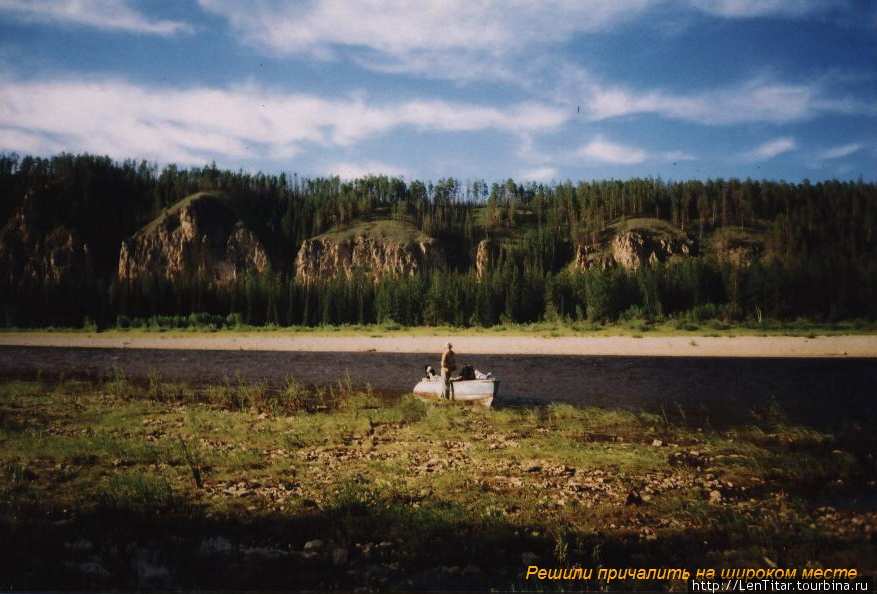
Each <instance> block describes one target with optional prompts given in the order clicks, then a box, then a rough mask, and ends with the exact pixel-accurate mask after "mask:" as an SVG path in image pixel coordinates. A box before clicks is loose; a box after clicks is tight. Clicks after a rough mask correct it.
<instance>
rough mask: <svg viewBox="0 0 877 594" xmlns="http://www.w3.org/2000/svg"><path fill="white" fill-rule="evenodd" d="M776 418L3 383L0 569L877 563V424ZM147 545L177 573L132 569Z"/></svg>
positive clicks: (460, 570)
mask: <svg viewBox="0 0 877 594" xmlns="http://www.w3.org/2000/svg"><path fill="white" fill-rule="evenodd" d="M764 410H765V414H764V415H762V416H761V417H759V418H758V419H757V420H753V422H752V423H751V424H748V425H742V426H733V427H730V428H728V429H726V430H723V431H722V432H716V431H714V430H712V429H710V428H709V427H704V426H701V425H698V424H696V423H695V424H692V425H687V424H685V423H680V422H672V421H670V420H668V419H667V418H666V417H664V416H662V415H655V414H648V413H642V412H635V411H626V410H613V409H600V408H581V407H577V406H572V405H569V404H548V405H544V406H522V407H514V408H505V409H502V408H500V409H497V410H489V411H485V410H481V409H477V408H470V407H465V406H456V405H449V404H425V403H423V402H421V401H420V400H417V399H415V398H413V397H412V396H410V395H409V396H405V397H401V398H393V399H386V398H379V397H378V396H376V395H375V394H371V393H367V392H366V393H363V392H358V391H356V390H353V389H352V388H351V387H350V386H349V382H347V381H345V380H341V381H339V382H338V383H337V384H336V385H335V386H332V387H331V388H325V389H323V390H305V389H304V388H302V387H300V386H298V385H296V384H295V383H294V382H293V381H291V380H290V381H288V382H287V383H286V384H285V385H283V386H266V385H263V384H245V383H243V382H234V381H233V382H228V383H224V384H218V385H213V386H204V387H199V388H194V387H191V386H180V385H172V384H164V383H163V382H161V380H160V378H157V377H153V378H150V381H149V382H146V383H143V384H139V383H133V382H131V381H130V380H128V379H127V378H125V377H124V376H122V375H121V374H120V373H118V372H116V373H113V374H111V375H110V376H109V377H107V378H106V379H105V380H103V381H99V382H95V383H92V382H81V381H76V382H74V381H66V382H60V383H53V384H48V383H43V382H40V381H33V382H22V381H0V554H2V555H4V558H5V559H7V560H10V561H11V565H10V566H9V567H13V568H15V569H13V570H10V571H8V572H7V574H6V577H4V574H3V573H2V572H0V579H8V580H9V582H8V585H14V586H16V587H19V588H36V589H49V588H53V587H55V588H56V587H59V586H61V585H62V584H63V585H64V586H70V585H74V586H77V587H80V588H89V589H93V588H102V589H106V588H125V589H129V588H134V587H161V588H164V589H167V588H172V587H173V588H176V587H186V588H193V587H197V588H199V589H201V588H207V589H213V588H219V587H222V588H229V587H235V588H243V587H260V588H268V587H285V588H295V589H300V588H302V587H308V588H315V589H320V588H326V587H328V586H332V587H338V588H344V589H352V588H353V587H359V586H365V587H369V588H380V589H384V588H390V587H395V588H402V589H412V588H413V589H443V588H447V587H451V586H452V585H454V584H456V586H454V587H464V586H465V587H470V588H477V589H485V588H490V587H494V588H501V589H522V588H523V589H534V588H537V589H538V588H542V587H546V586H548V584H544V583H536V582H533V581H532V580H531V581H530V582H527V581H524V579H523V572H524V570H526V565H525V564H524V562H523V561H522V558H526V559H533V558H535V559H538V561H537V563H538V564H539V565H540V566H543V567H554V566H562V567H568V566H571V565H574V564H576V563H579V564H581V565H582V566H583V567H591V568H595V567H597V566H598V565H603V566H610V567H627V566H654V567H667V566H674V567H675V566H686V567H716V568H719V567H722V566H727V563H733V564H734V565H733V566H738V567H739V566H744V567H761V566H763V563H764V561H763V558H764V557H768V558H770V559H774V560H776V561H777V562H780V563H782V564H783V566H788V567H803V566H805V565H806V564H808V563H809V564H813V563H816V564H822V563H828V562H829V561H832V562H835V563H839V562H841V561H842V564H843V565H844V566H845V567H857V566H861V565H862V564H863V563H866V560H868V559H873V558H874V555H875V552H877V551H875V544H874V541H873V538H872V537H871V536H869V532H868V527H869V526H873V524H874V522H873V520H874V519H875V516H877V514H875V512H874V511H873V509H872V508H869V507H868V506H862V505H861V504H857V503H856V502H860V501H870V500H873V497H874V495H875V492H874V480H875V476H874V470H873V467H872V465H870V463H869V460H870V458H869V457H868V456H869V455H873V451H872V449H873V448H872V446H871V445H869V443H870V442H868V441H867V437H866V436H864V435H859V438H860V441H856V440H852V441H850V439H849V438H848V437H839V436H835V435H833V434H830V433H821V432H817V431H815V430H813V429H811V428H808V427H803V426H795V425H790V424H789V423H788V422H787V420H786V419H785V416H784V415H783V414H782V411H779V410H775V408H772V407H771V406H770V403H766V405H765V407H764ZM826 506H828V507H826ZM828 508H830V511H826V510H827V509H828ZM311 541H320V544H319V545H317V544H313V543H312V544H311V545H310V547H311V548H310V549H305V543H308V542H311ZM217 543H218V544H217ZM211 547H213V548H215V547H219V548H220V549H222V550H226V549H227V550H229V551H230V552H229V553H228V555H230V557H229V556H223V555H224V554H223V553H211V552H210V551H212V550H213V549H212V548H211ZM205 551H207V552H205ZM247 551H267V552H266V553H253V552H247ZM272 551H274V552H272ZM277 551H279V552H277ZM260 555H262V556H260ZM272 555H273V556H272ZM522 556H523V557H522ZM533 556H535V557H533ZM142 559H147V560H149V563H151V564H152V566H153V568H155V567H158V568H160V569H161V571H159V570H158V569H154V570H153V571H152V573H149V572H144V571H139V572H138V571H134V570H132V567H135V568H136V567H138V563H140V561H138V560H142ZM232 559H239V560H240V561H241V563H237V564H236V563H231V564H230V561H231V560H232ZM89 563H92V565H88V564H89ZM826 566H827V565H826ZM89 568H90V569H89ZM96 568H99V569H100V571H98V570H97V569H96ZM467 568H468V569H467ZM235 572H237V573H235ZM148 575H152V576H153V578H154V579H155V580H157V581H149V580H148V579H146V577H144V576H148ZM156 576H157V577H156ZM162 576H163V577H162ZM295 580H298V581H295ZM455 580H456V581H455ZM4 583H5V582H4ZM647 585H648V586H649V587H657V588H662V589H663V588H670V587H681V586H684V584H672V583H660V584H647ZM633 586H634V584H633V583H631V584H627V585H626V587H633ZM565 587H569V588H575V589H581V588H582V587H589V588H598V587H599V584H598V583H596V581H595V582H593V583H578V584H568V585H567V586H565Z"/></svg>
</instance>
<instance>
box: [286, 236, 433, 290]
mask: <svg viewBox="0 0 877 594" xmlns="http://www.w3.org/2000/svg"><path fill="white" fill-rule="evenodd" d="M444 262H445V257H444V252H443V251H442V249H441V247H440V246H439V245H438V244H437V242H436V241H435V240H433V239H430V238H421V239H419V240H408V241H405V240H399V239H392V238H386V237H370V236H368V235H355V236H353V237H336V238H333V237H327V236H322V237H315V238H312V239H308V240H306V241H304V243H302V246H301V249H299V251H298V255H297V256H296V260H295V273H296V276H297V277H298V278H299V279H301V280H302V281H304V282H309V283H310V282H314V281H316V280H318V279H323V278H333V277H336V276H340V275H344V276H346V277H348V278H350V277H352V276H353V275H354V274H355V273H356V272H361V273H362V274H364V275H365V276H367V277H369V278H372V279H375V280H378V279H381V278H383V277H385V276H391V277H410V276H414V275H415V274H416V273H417V272H418V271H424V270H429V269H432V268H436V267H440V266H442V265H443V264H444Z"/></svg>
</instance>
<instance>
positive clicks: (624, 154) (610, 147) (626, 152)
mask: <svg viewBox="0 0 877 594" xmlns="http://www.w3.org/2000/svg"><path fill="white" fill-rule="evenodd" d="M576 155H578V156H579V157H582V158H585V159H588V160H591V161H598V162H600V163H609V164H611V165H636V164H638V163H642V162H643V161H645V160H647V159H648V158H649V153H648V152H647V151H645V150H643V149H641V148H636V147H632V146H626V145H623V144H617V143H614V142H610V141H608V140H606V139H604V138H602V137H598V138H595V139H593V140H592V141H590V142H589V143H587V144H585V145H584V146H582V147H580V148H579V149H578V150H577V151H576Z"/></svg>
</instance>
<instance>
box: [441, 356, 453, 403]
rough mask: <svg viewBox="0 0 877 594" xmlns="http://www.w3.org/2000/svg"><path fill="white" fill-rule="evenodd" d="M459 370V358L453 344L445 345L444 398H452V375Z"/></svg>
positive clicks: (443, 365)
mask: <svg viewBox="0 0 877 594" xmlns="http://www.w3.org/2000/svg"><path fill="white" fill-rule="evenodd" d="M456 369H457V357H456V355H455V354H454V347H453V345H452V344H451V343H447V344H445V352H444V353H442V398H443V399H445V400H447V399H448V398H449V397H450V388H451V373H453V372H454V371H456Z"/></svg>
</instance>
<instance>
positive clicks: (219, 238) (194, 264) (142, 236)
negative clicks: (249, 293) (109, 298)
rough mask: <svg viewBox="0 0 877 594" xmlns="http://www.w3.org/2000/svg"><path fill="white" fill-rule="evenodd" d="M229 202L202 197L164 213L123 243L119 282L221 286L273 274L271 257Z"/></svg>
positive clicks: (196, 196) (192, 198) (186, 201)
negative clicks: (155, 278) (202, 281)
mask: <svg viewBox="0 0 877 594" xmlns="http://www.w3.org/2000/svg"><path fill="white" fill-rule="evenodd" d="M233 221H234V214H233V213H232V212H231V211H230V210H229V208H228V207H227V206H226V205H225V203H224V202H223V200H222V199H221V198H219V197H217V196H213V195H210V194H196V195H195V196H191V197H189V198H187V199H186V200H183V201H182V202H180V203H179V204H177V205H175V206H174V207H173V208H171V209H169V210H168V211H166V212H164V213H163V214H162V215H161V216H160V217H158V218H157V219H156V220H154V221H153V222H152V223H150V224H149V225H147V226H146V227H144V228H143V229H141V230H140V231H139V232H137V233H136V234H135V235H134V236H133V237H130V238H128V239H126V240H125V241H124V242H122V247H121V250H120V253H119V278H121V279H137V278H141V277H144V276H147V275H160V276H163V277H165V278H167V279H174V278H182V279H191V278H195V277H196V276H199V275H200V276H205V275H206V276H207V277H208V278H211V279H213V280H215V281H216V282H218V283H220V284H224V283H228V282H231V281H232V280H234V279H235V278H237V277H239V276H240V275H245V274H247V273H248V272H251V271H252V272H255V273H262V272H265V271H266V270H268V268H269V265H270V264H269V261H268V255H267V253H266V251H265V249H264V247H263V246H262V244H261V243H260V242H259V240H258V238H257V237H256V236H255V234H254V233H253V232H252V231H250V230H249V229H247V228H246V227H245V226H244V225H243V223H240V222H238V223H236V224H235V223H234V222H233Z"/></svg>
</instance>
